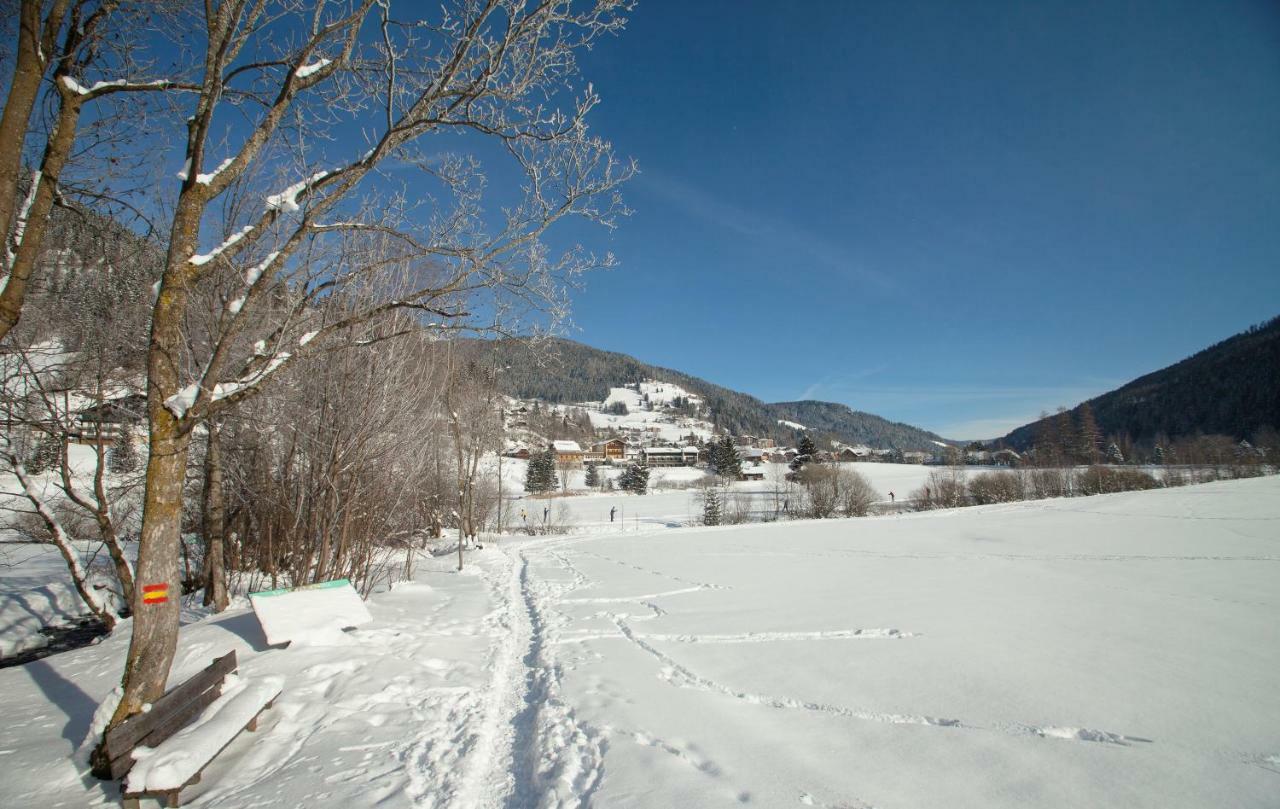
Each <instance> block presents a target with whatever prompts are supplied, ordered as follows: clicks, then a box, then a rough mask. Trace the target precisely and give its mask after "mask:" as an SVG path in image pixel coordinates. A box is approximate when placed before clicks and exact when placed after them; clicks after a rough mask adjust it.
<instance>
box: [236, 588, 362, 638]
mask: <svg viewBox="0 0 1280 809" xmlns="http://www.w3.org/2000/svg"><path fill="white" fill-rule="evenodd" d="M249 601H250V602H251V603H252V604H253V611H254V614H256V615H257V616H258V623H260V624H261V625H262V632H263V634H265V635H266V636H267V643H270V644H272V645H275V644H277V643H289V642H293V643H294V644H297V645H303V644H319V645H325V644H329V645H332V644H339V643H344V642H345V641H346V636H345V635H344V634H343V632H342V630H344V629H348V628H350V627H353V626H361V625H363V624H367V623H369V622H370V621H372V620H373V616H371V615H370V614H369V610H368V609H367V608H366V607H365V604H364V601H363V600H361V598H360V595H359V594H358V593H357V592H356V591H355V589H354V588H353V587H352V586H351V582H349V581H347V580H346V579H338V580H336V581H327V582H321V583H320V584H312V585H309V586H306V587H296V588H293V589H282V590H266V591H263V592H261V593H250V594H249Z"/></svg>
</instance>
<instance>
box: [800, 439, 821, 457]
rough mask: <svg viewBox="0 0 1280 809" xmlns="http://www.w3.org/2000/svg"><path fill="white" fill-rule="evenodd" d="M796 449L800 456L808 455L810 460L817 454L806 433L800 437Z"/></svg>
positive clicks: (815, 446)
mask: <svg viewBox="0 0 1280 809" xmlns="http://www.w3.org/2000/svg"><path fill="white" fill-rule="evenodd" d="M797 449H799V450H800V454H801V455H808V456H809V457H810V458H812V457H813V456H814V455H816V454H817V452H818V446H817V444H814V443H813V439H812V438H810V437H809V434H808V433H805V434H804V435H802V436H800V445H799V446H798V447H797Z"/></svg>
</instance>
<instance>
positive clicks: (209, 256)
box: [187, 225, 253, 267]
mask: <svg viewBox="0 0 1280 809" xmlns="http://www.w3.org/2000/svg"><path fill="white" fill-rule="evenodd" d="M251 230H253V226H252V225H246V226H244V227H243V228H241V229H240V230H238V231H236V232H235V233H232V234H231V235H230V236H228V237H227V240H226V241H224V242H223V243H222V244H220V245H218V246H217V247H215V248H213V252H210V253H198V254H196V255H194V256H192V257H191V258H189V259H187V261H189V262H190V263H192V264H194V265H195V266H197V267H200V266H203V265H205V264H208V263H209V262H210V261H213V260H214V259H215V258H217V257H218V256H220V255H222V254H223V253H224V252H226V251H227V250H229V249H231V247H232V246H234V245H235V243H236V242H238V241H240V240H241V239H243V238H244V237H245V236H247V235H248V234H249V232H250V231H251Z"/></svg>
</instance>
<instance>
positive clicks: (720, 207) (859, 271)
mask: <svg viewBox="0 0 1280 809" xmlns="http://www.w3.org/2000/svg"><path fill="white" fill-rule="evenodd" d="M634 182H635V184H636V185H639V186H641V187H643V188H644V189H646V190H648V191H650V192H652V193H653V194H654V195H655V196H658V197H660V198H662V199H663V200H665V201H666V202H669V203H671V204H672V205H674V206H675V207H677V208H679V209H680V210H681V211H684V212H685V213H687V214H690V215H692V216H694V217H697V218H698V219H701V220H703V221H704V222H709V223H711V224H713V225H716V226H717V227H720V228H723V229H725V230H728V231H730V232H732V233H736V234H738V235H739V236H742V237H744V238H746V239H750V240H752V241H754V242H758V243H760V244H764V245H768V246H781V247H785V248H787V249H789V250H792V251H795V252H797V253H800V254H803V255H807V256H808V257H809V258H810V259H812V260H813V261H815V262H817V263H819V264H822V265H824V266H825V267H827V268H830V269H833V270H837V271H840V272H845V273H851V274H853V275H854V276H855V277H856V278H857V279H858V280H860V281H864V282H867V283H869V284H872V285H873V286H875V287H876V288H877V289H879V290H880V291H881V292H896V291H898V285H897V284H896V283H895V282H894V281H893V280H892V279H891V278H890V277H889V276H888V275H885V274H883V273H880V272H876V271H875V270H872V269H869V268H867V267H866V266H865V265H863V264H862V263H861V262H860V261H858V260H857V259H856V258H854V257H853V256H851V255H850V254H849V251H848V250H847V249H846V248H845V247H843V246H841V245H839V244H836V243H835V242H833V241H831V240H830V239H827V238H826V237H824V236H821V235H819V234H817V233H814V232H813V231H811V230H808V229H806V228H803V227H800V226H799V225H796V224H794V223H792V222H788V221H787V220H785V219H782V218H780V217H773V216H765V215H762V214H760V213H757V212H755V211H752V210H749V209H747V208H743V207H741V206H739V205H735V204H733V203H731V202H726V201H724V200H723V199H720V198H718V197H715V196H713V195H711V194H708V193H707V192H705V191H702V190H701V189H698V188H695V187H694V186H691V185H689V184H688V183H685V182H683V181H681V180H679V179H677V178H675V177H672V176H669V175H667V174H664V173H662V172H660V171H655V170H653V169H645V170H644V171H643V172H642V173H641V174H640V175H639V177H638V178H637V179H636V180H635V181H634Z"/></svg>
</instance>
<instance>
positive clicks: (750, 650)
mask: <svg viewBox="0 0 1280 809" xmlns="http://www.w3.org/2000/svg"><path fill="white" fill-rule="evenodd" d="M677 494H680V495H682V496H686V497H687V493H677ZM598 499H600V498H578V501H579V502H588V501H592V500H598ZM640 499H641V498H631V499H630V501H629V502H636V501H639V500H640ZM569 500H572V499H569ZM531 502H540V501H531ZM369 607H370V611H371V612H372V613H373V616H374V622H373V623H371V624H367V625H365V626H363V627H361V628H359V629H357V630H354V631H352V632H351V633H349V634H348V635H347V636H345V637H346V641H347V642H345V643H343V644H342V645H340V646H337V647H333V646H319V645H309V646H305V647H302V648H289V649H284V650H280V649H268V648H266V646H265V644H264V642H263V640H262V637H261V634H260V630H259V629H258V627H257V624H256V622H255V620H254V618H253V616H252V614H251V613H248V612H245V611H232V612H230V613H227V614H224V615H222V616H218V617H216V618H214V619H211V620H206V621H201V622H197V623H195V624H192V625H190V626H188V627H186V628H185V629H184V631H183V638H182V644H181V648H180V652H179V657H178V666H177V667H176V670H175V672H174V675H175V678H181V677H185V676H187V675H189V674H190V673H191V672H193V671H194V670H196V669H197V668H199V667H201V666H203V665H206V664H207V663H208V661H209V659H211V658H212V657H214V656H215V655H217V654H221V653H222V652H225V651H226V650H227V649H230V648H235V649H237V650H238V651H239V653H240V656H241V661H242V663H241V670H242V672H243V673H244V674H245V675H246V676H247V677H250V678H252V677H257V676H263V675H266V674H283V675H284V676H285V677H286V683H285V686H284V694H283V695H282V697H281V698H280V699H279V701H277V703H276V707H275V708H274V709H273V710H272V711H270V712H268V713H267V714H265V715H264V717H263V722H262V724H261V725H260V730H259V731H258V733H256V734H243V735H242V736H241V737H240V738H239V739H237V740H236V741H235V742H234V743H233V744H232V745H231V746H230V747H229V748H228V749H227V751H226V752H224V753H223V755H222V756H221V758H219V759H218V760H217V761H216V762H215V763H214V764H213V765H212V766H211V767H210V768H209V769H208V770H206V774H205V778H204V781H203V782H202V783H201V784H199V785H197V786H196V787H193V788H192V789H190V790H189V791H188V792H187V793H186V794H187V796H188V800H189V803H190V804H191V805H194V806H226V807H243V806H289V807H292V806H321V805H323V806H329V805H343V806H348V807H364V806H375V805H376V806H380V807H381V806H389V807H395V806H419V805H420V806H450V807H498V806H504V807H534V806H539V807H561V806H565V807H568V806H586V805H591V806H601V807H613V806H639V807H670V806H699V807H702V806H717V805H738V804H748V805H758V806H768V807H781V806H805V805H809V806H827V807H841V806H842V807H866V806H876V807H939V806H946V807H970V806H972V807H1028V806H1035V807H1085V806H1123V807H1161V808H1162V809H1163V808H1164V807H1219V806H1234V807H1275V806H1277V805H1278V804H1280V800H1278V797H1280V690H1277V689H1276V672H1277V671H1280V630H1277V627H1280V479H1278V478H1274V477H1272V478H1261V479H1254V480H1241V481H1232V482H1222V483H1213V484H1207V485H1203V486H1192V487H1185V488H1179V489H1167V490H1157V491H1151V492H1140V493H1126V494H1117V495H1108V496H1102V497H1092V498H1078V499H1070V500H1052V501H1040V502H1025V503H1017V504H1011V505H1005V506H990V507H980V508H970V509H962V510H956V511H946V512H930V513H923V514H910V515H898V516H891V517H880V518H866V519H856V520H832V521H823V522H790V523H773V524H766V525H751V526H739V527H721V528H686V529H680V530H668V529H664V528H656V527H655V528H651V529H650V530H648V531H643V530H641V531H635V532H631V531H629V532H627V533H625V534H624V533H611V532H593V531H586V532H583V533H576V534H572V535H567V536H554V537H537V538H527V539H519V540H502V542H501V547H494V546H493V545H489V546H488V547H487V548H486V550H484V551H480V552H476V553H474V554H473V555H472V556H471V561H470V564H469V567H468V568H467V570H466V571H465V572H464V573H462V574H457V573H455V572H453V571H451V570H450V569H449V563H448V562H447V561H446V560H424V562H423V564H422V567H421V568H420V570H419V573H418V576H417V580H416V581H415V582H412V583H407V584H404V585H401V586H398V587H396V588H394V589H393V590H392V591H390V592H386V593H381V594H378V595H375V596H374V598H373V599H371V601H370V603H369ZM127 640H128V639H127V631H126V632H118V633H116V635H115V636H113V637H111V638H109V639H107V640H106V641H104V642H103V643H101V644H99V645H98V646H95V647H90V648H85V649H81V650H77V651H75V652H71V653H68V654H64V655H58V656H55V657H52V658H48V659H45V660H41V661H37V662H36V663H33V664H30V665H28V666H24V667H20V668H11V669H5V670H0V709H2V710H3V711H4V715H5V717H6V720H7V721H6V722H5V723H3V724H0V767H2V768H3V773H4V777H3V779H0V783H2V786H0V805H5V806H10V805H12V806H27V805H35V804H37V803H39V804H40V805H64V806H85V805H97V804H102V803H107V802H110V801H111V800H113V799H114V797H115V794H116V793H115V792H114V789H115V788H114V787H112V786H103V785H101V784H99V783H98V782H95V781H93V780H92V779H89V778H87V777H85V776H84V775H83V774H82V773H83V768H82V767H80V766H78V765H77V764H75V763H74V762H73V759H72V753H73V751H74V750H75V749H76V747H77V746H78V745H79V744H80V742H81V740H82V739H83V737H84V735H85V732H86V730H87V728H88V727H89V723H90V716H91V714H92V712H93V710H94V707H95V705H96V703H97V702H98V701H99V700H101V699H103V698H104V697H105V696H106V695H107V693H108V692H109V691H110V690H111V688H112V687H113V686H114V684H115V682H116V680H117V679H118V676H119V671H120V666H121V664H122V661H123V652H124V648H125V646H126V644H127Z"/></svg>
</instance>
